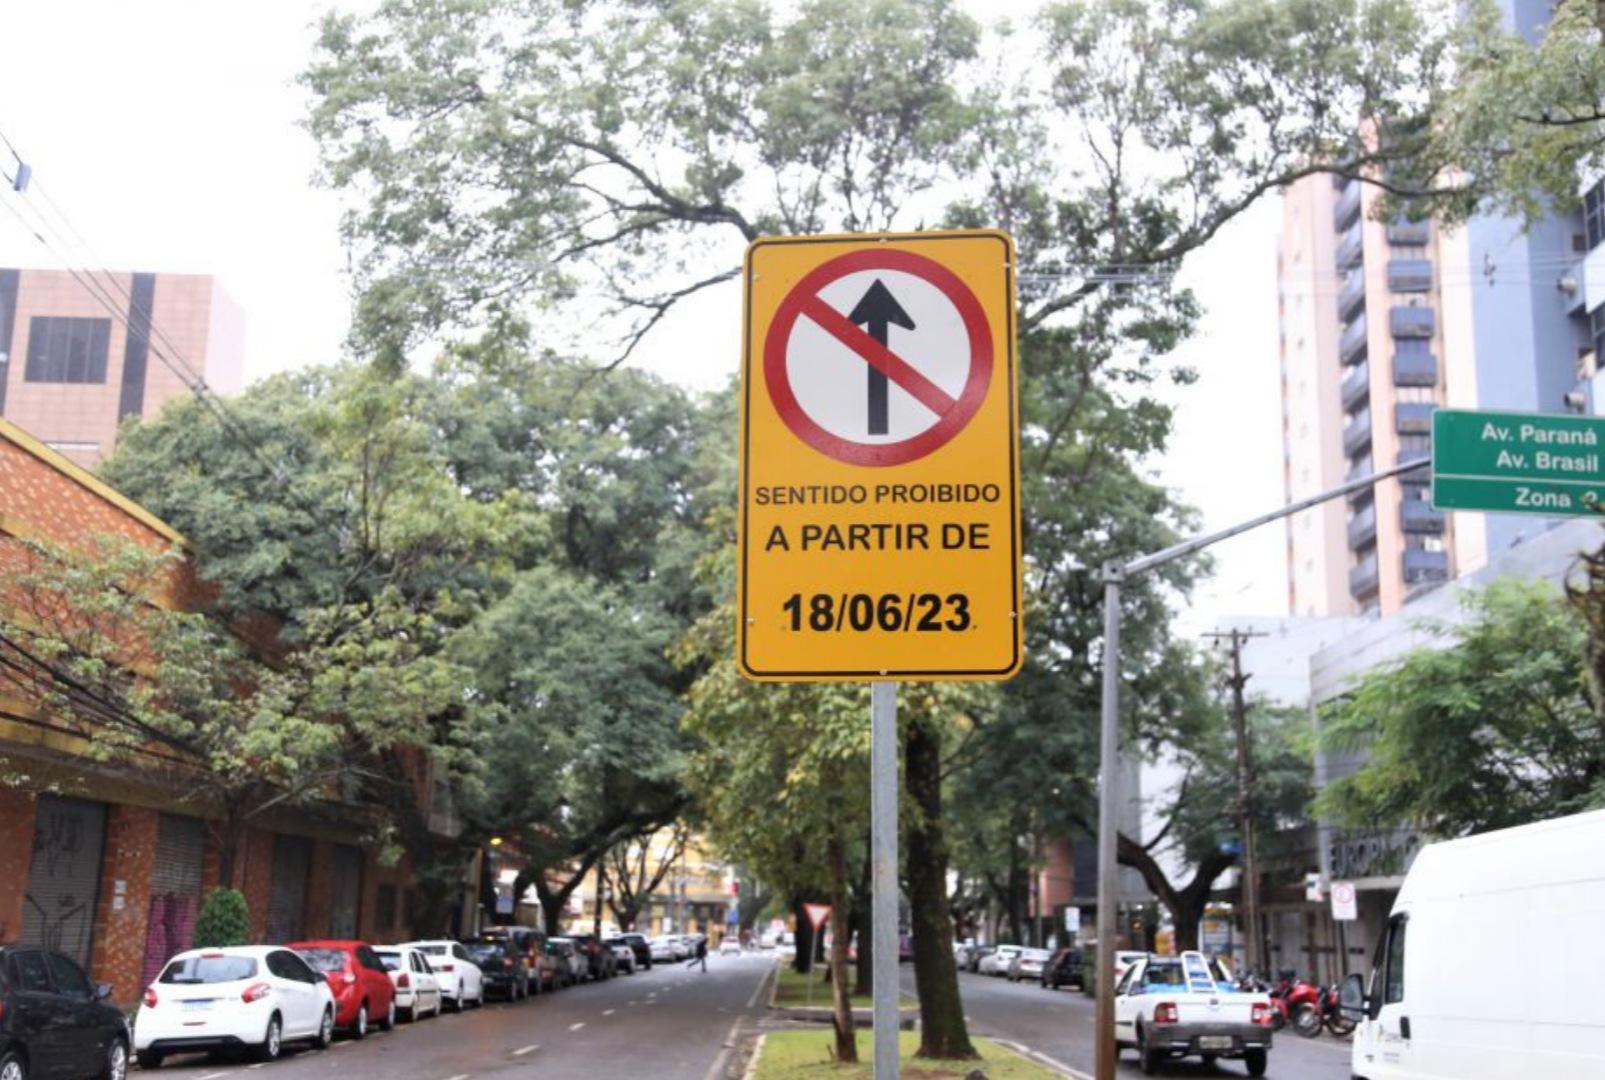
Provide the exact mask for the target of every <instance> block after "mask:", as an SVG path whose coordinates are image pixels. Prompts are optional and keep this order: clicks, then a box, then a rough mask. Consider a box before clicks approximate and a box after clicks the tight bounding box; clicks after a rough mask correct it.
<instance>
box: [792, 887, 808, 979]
mask: <svg viewBox="0 0 1605 1080" xmlns="http://www.w3.org/2000/svg"><path fill="white" fill-rule="evenodd" d="M791 914H792V918H793V919H794V920H795V921H796V923H797V934H796V937H797V951H796V952H795V953H793V954H792V957H791V969H792V970H793V971H795V972H797V973H799V974H802V975H806V974H808V973H809V972H810V971H812V970H813V967H814V924H813V923H811V922H809V921H808V912H807V911H805V910H804V909H803V898H802V897H801V896H794V897H792V898H791Z"/></svg>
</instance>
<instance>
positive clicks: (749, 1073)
mask: <svg viewBox="0 0 1605 1080" xmlns="http://www.w3.org/2000/svg"><path fill="white" fill-rule="evenodd" d="M768 1038H769V1036H767V1035H760V1036H758V1037H757V1038H756V1039H754V1040H753V1043H752V1056H751V1057H749V1058H748V1059H747V1068H746V1069H745V1070H744V1071H743V1072H742V1074H741V1080H752V1078H753V1077H754V1076H757V1075H758V1059H759V1058H761V1057H763V1044H764V1042H765V1040H767V1039H768Z"/></svg>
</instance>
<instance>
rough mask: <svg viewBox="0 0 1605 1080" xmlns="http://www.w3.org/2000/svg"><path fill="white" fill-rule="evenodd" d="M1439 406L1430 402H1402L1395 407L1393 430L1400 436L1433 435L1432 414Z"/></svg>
mask: <svg viewBox="0 0 1605 1080" xmlns="http://www.w3.org/2000/svg"><path fill="white" fill-rule="evenodd" d="M1437 407H1438V406H1436V405H1434V404H1433V403H1432V402H1430V401H1401V402H1399V403H1398V404H1397V405H1395V406H1394V407H1393V430H1394V431H1397V432H1398V433H1399V434H1400V435H1431V434H1432V413H1433V410H1435V409H1437Z"/></svg>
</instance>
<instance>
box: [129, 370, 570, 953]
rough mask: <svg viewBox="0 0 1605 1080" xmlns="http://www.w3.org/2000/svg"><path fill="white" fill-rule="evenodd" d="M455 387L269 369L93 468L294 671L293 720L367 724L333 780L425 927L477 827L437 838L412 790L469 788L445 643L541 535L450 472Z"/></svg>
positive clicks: (225, 617)
mask: <svg viewBox="0 0 1605 1080" xmlns="http://www.w3.org/2000/svg"><path fill="white" fill-rule="evenodd" d="M453 389H454V388H453V387H451V386H450V385H449V384H447V383H445V382H443V381H439V380H431V379H428V378H425V377H422V376H416V375H408V376H405V377H397V378H390V377H386V376H384V375H383V374H382V373H378V372H375V371H373V370H371V369H370V368H368V367H366V366H362V365H353V364H347V365H338V366H333V367H328V368H314V369H308V370H304V371H299V372H296V373H294V374H291V375H281V376H276V377H274V378H271V379H267V380H263V381H262V382H259V383H256V384H253V385H252V386H251V387H250V388H249V389H248V390H247V391H246V392H245V393H244V394H242V395H241V396H240V397H238V398H236V399H233V400H232V401H231V402H230V403H229V404H228V407H227V410H226V411H223V410H221V409H218V408H214V407H207V406H205V405H203V404H202V403H201V402H199V401H196V400H182V401H177V402H174V403H172V404H171V405H169V407H168V408H167V409H165V410H164V411H163V413H162V415H161V416H160V417H158V418H157V419H155V420H149V421H143V422H139V423H135V424H133V425H131V426H130V427H129V428H128V429H127V430H126V431H125V432H124V433H123V437H122V438H121V439H120V441H119V444H118V447H117V451H116V453H115V454H114V455H113V457H112V458H111V459H110V460H108V461H107V462H106V463H105V465H104V467H103V468H104V472H105V474H106V475H107V477H108V479H109V480H110V481H111V482H113V483H114V484H116V485H117V486H118V487H119V488H120V489H121V490H123V491H124V492H125V493H127V494H128V495H130V496H131V497H132V498H134V499H136V500H137V501H139V502H140V503H141V504H142V505H145V506H146V507H148V508H149V509H151V510H152V511H153V512H155V513H156V514H158V515H159V516H161V517H162V518H163V519H164V520H166V521H168V522H169V523H171V524H173V525H174V526H175V527H176V528H178V529H179V530H180V531H181V532H182V533H183V534H184V535H185V536H186V537H188V538H189V539H190V541H191V542H192V543H193V544H194V558H195V568H196V576H197V578H198V579H199V581H200V582H201V584H202V585H203V590H202V592H201V599H202V600H203V601H204V602H205V603H204V607H205V609H206V610H207V612H208V613H209V614H210V615H211V616H213V617H215V618H216V619H218V620H220V621H222V622H224V623H226V624H227V625H229V626H231V627H234V628H238V629H239V630H241V631H242V632H248V633H249V634H250V636H251V637H252V640H253V641H254V642H256V644H257V645H258V647H259V648H262V649H266V650H268V651H270V652H271V653H273V654H274V655H277V656H281V657H282V658H283V662H284V664H285V665H288V668H289V669H290V670H293V671H294V672H298V673H299V674H298V675H297V679H298V690H297V694H298V695H299V696H298V697H297V698H296V701H295V704H296V707H297V708H298V709H303V710H319V711H317V712H311V711H308V712H303V713H302V715H309V716H319V717H321V718H322V719H323V720H324V722H329V721H331V720H334V719H338V718H344V720H343V722H344V723H345V725H346V726H347V727H348V728H350V727H351V725H353V724H358V723H360V724H361V725H363V726H362V729H361V731H360V734H361V735H362V737H361V738H356V739H345V740H344V741H343V742H342V753H341V756H340V761H341V767H342V769H343V776H344V778H345V779H346V780H348V781H350V782H351V783H353V784H355V785H356V787H355V789H354V790H357V791H359V792H361V793H362V794H363V796H364V797H365V798H366V799H367V800H369V801H371V802H372V804H373V805H374V806H375V807H376V808H378V810H379V815H378V817H379V821H380V824H379V825H378V826H377V827H376V831H377V835H378V837H379V838H380V839H381V840H382V841H383V851H382V854H384V855H386V856H387V857H388V856H389V855H391V854H393V853H394V848H395V846H396V844H397V843H399V846H400V847H401V848H402V849H404V850H405V851H406V852H407V853H408V854H410V855H411V857H412V862H413V871H414V874H415V876H416V878H417V879H418V883H419V886H420V892H419V898H420V904H419V909H418V912H417V921H418V923H419V924H420V925H427V926H439V925H441V924H442V923H443V921H444V918H445V912H446V902H447V893H448V889H449V886H450V884H451V882H452V881H454V880H457V879H459V878H460V876H461V871H462V869H463V866H464V863H465V861H466V858H467V856H468V853H469V852H471V850H472V848H471V846H469V845H471V844H472V842H473V841H474V840H475V839H477V838H475V837H466V838H464V837H458V838H457V839H456V840H452V839H449V838H444V837H442V836H440V835H438V834H437V832H436V830H435V829H434V828H433V827H432V826H431V822H430V816H429V813H428V808H427V807H426V806H421V805H420V804H419V802H418V799H417V794H416V792H417V786H416V785H417V781H418V780H419V774H420V772H423V771H427V772H429V773H431V774H433V775H434V776H436V777H437V778H439V779H445V780H447V781H448V782H449V784H450V786H451V787H455V788H457V789H460V790H466V789H467V788H469V787H471V786H472V783H473V778H472V773H473V770H474V767H475V759H474V755H473V753H472V752H471V748H472V746H473V743H474V740H475V738H476V736H475V728H476V725H477V724H478V723H479V716H478V714H479V712H480V709H481V705H480V702H479V700H478V699H476V698H475V697H474V696H473V695H471V694H468V693H466V692H465V691H466V689H467V688H468V686H469V685H470V673H469V672H467V671H466V669H463V668H461V667H459V666H458V665H456V664H455V662H454V661H452V660H451V659H450V658H449V657H447V656H446V655H445V649H446V644H447V642H448V641H449V640H450V638H451V637H452V635H453V634H454V633H455V632H457V631H458V630H460V629H461V628H462V627H463V626H464V625H465V624H466V623H468V622H469V621H471V619H472V618H473V615H474V613H475V612H476V611H477V610H478V609H479V608H480V607H482V606H483V604H484V603H485V601H486V598H487V596H494V595H495V594H496V593H497V592H498V591H499V590H500V589H502V588H504V587H505V586H504V585H503V584H502V582H503V581H504V580H505V578H506V576H507V573H508V570H509V566H510V564H516V560H518V559H521V558H522V559H528V558H531V555H530V554H529V551H530V543H531V539H530V538H532V537H536V538H538V537H540V536H542V535H543V532H542V530H541V528H540V524H541V520H540V518H539V517H538V516H537V515H536V514H535V513H534V512H533V504H532V502H531V500H530V499H529V497H528V496H527V495H526V493H525V492H523V491H521V490H518V489H507V488H499V489H496V490H494V491H476V490H470V489H468V488H467V486H466V485H465V484H463V483H462V482H460V480H459V479H458V478H457V477H456V476H454V475H453V472H452V469H451V465H452V464H453V459H452V458H451V456H450V455H449V454H448V452H447V451H448V449H449V444H447V442H446V440H447V435H448V432H450V433H451V434H460V429H457V428H448V427H447V424H446V421H448V420H451V419H454V418H455V417H456V415H457V414H456V413H455V412H454V411H453V407H454V406H455V405H456V397H455V396H454V394H453ZM479 431H480V429H477V428H475V429H470V431H469V432H468V435H467V436H463V438H464V441H465V442H468V441H469V437H471V436H477V435H478V434H479ZM319 730H322V729H319ZM313 745H315V744H313Z"/></svg>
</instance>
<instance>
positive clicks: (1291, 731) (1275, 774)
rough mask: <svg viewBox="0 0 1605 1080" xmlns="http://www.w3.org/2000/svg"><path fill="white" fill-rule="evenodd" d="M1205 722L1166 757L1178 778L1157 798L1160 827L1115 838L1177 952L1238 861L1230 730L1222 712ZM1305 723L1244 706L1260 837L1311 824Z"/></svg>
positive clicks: (1299, 715) (1259, 704) (1298, 715)
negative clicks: (1163, 914) (1181, 875)
mask: <svg viewBox="0 0 1605 1080" xmlns="http://www.w3.org/2000/svg"><path fill="white" fill-rule="evenodd" d="M1203 719H1204V722H1203V724H1202V725H1201V727H1200V729H1199V730H1198V731H1197V732H1196V734H1195V735H1194V736H1193V737H1192V738H1191V739H1189V740H1188V741H1187V742H1186V743H1177V744H1174V745H1172V746H1171V747H1170V754H1169V756H1170V760H1171V761H1172V763H1173V764H1175V765H1177V766H1178V767H1179V768H1180V769H1181V779H1180V780H1179V781H1178V782H1177V784H1176V786H1175V787H1174V788H1173V789H1171V790H1169V791H1167V792H1164V793H1162V794H1161V801H1160V803H1159V810H1158V814H1157V815H1156V816H1157V817H1158V819H1159V820H1162V821H1164V822H1165V824H1164V826H1162V827H1161V828H1160V830H1159V832H1157V833H1155V834H1154V835H1153V836H1152V837H1148V838H1147V839H1145V840H1140V839H1137V838H1134V837H1130V836H1127V835H1125V834H1124V833H1122V834H1121V835H1120V837H1119V841H1118V847H1119V858H1120V862H1121V863H1122V864H1123V865H1125V866H1131V867H1135V868H1136V869H1137V870H1138V872H1140V873H1141V874H1142V876H1143V881H1144V883H1146V884H1147V886H1148V887H1149V888H1150V889H1152V890H1153V892H1154V895H1155V896H1156V897H1157V898H1158V900H1159V902H1160V903H1161V904H1163V905H1164V907H1165V909H1166V910H1167V911H1168V912H1169V913H1170V916H1171V919H1172V921H1173V923H1174V924H1175V927H1176V947H1177V948H1178V949H1195V948H1197V947H1198V923H1199V920H1201V919H1202V918H1203V917H1204V910H1205V908H1206V907H1208V905H1209V901H1210V896H1211V893H1212V892H1213V890H1214V887H1215V882H1216V881H1217V880H1218V879H1219V878H1220V876H1221V874H1223V873H1224V872H1225V871H1226V870H1227V869H1228V868H1230V867H1231V866H1232V865H1233V864H1235V863H1236V862H1237V855H1236V853H1235V850H1234V848H1233V847H1232V846H1230V842H1231V841H1240V840H1241V835H1240V833H1241V830H1240V829H1239V828H1238V825H1237V822H1238V803H1237V798H1238V789H1239V784H1238V775H1237V757H1236V745H1235V740H1234V738H1233V734H1232V728H1231V725H1230V723H1229V722H1228V721H1227V718H1226V716H1225V712H1224V710H1222V709H1213V710H1211V711H1210V712H1209V713H1208V714H1207V715H1206V716H1205V717H1204V718H1203ZM1308 725H1309V717H1308V715H1307V714H1306V713H1304V712H1302V711H1300V710H1297V709H1287V708H1282V707H1278V706H1274V705H1270V704H1268V703H1266V702H1263V701H1251V702H1250V703H1249V709H1248V718H1247V733H1248V747H1249V754H1250V756H1251V759H1252V761H1253V769H1254V780H1255V783H1254V788H1253V802H1252V804H1251V805H1252V808H1253V812H1254V827H1255V829H1256V830H1257V831H1258V834H1259V835H1260V836H1262V837H1270V836H1274V835H1275V834H1277V833H1279V832H1283V831H1286V830H1289V829H1293V828H1296V827H1297V826H1299V825H1301V824H1303V823H1304V822H1305V821H1306V820H1307V819H1308V813H1307V808H1308V806H1309V803H1310V799H1311V798H1312V796H1313V794H1314V792H1313V777H1312V775H1311V770H1310V753H1309V749H1310V745H1309V744H1310V740H1309V738H1308ZM1262 850H1265V849H1262ZM1166 852H1173V853H1175V854H1177V855H1179V856H1180V857H1181V858H1182V860H1183V861H1184V862H1185V863H1186V864H1187V865H1188V866H1189V867H1191V868H1192V874H1191V876H1190V877H1189V878H1188V879H1187V880H1186V881H1185V882H1175V881H1172V880H1171V879H1170V877H1169V875H1168V874H1167V872H1166V869H1165V860H1164V859H1162V858H1161V856H1162V855H1163V854H1165V853H1166Z"/></svg>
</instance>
